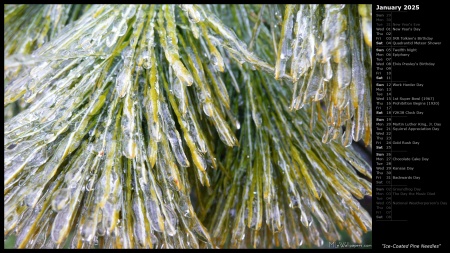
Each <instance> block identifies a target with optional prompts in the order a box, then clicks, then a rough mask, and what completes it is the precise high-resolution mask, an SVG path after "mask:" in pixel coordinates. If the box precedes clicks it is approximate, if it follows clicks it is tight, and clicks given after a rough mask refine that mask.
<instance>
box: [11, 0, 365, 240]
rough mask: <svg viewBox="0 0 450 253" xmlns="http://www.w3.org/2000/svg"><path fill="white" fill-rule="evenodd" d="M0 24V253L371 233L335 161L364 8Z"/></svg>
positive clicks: (90, 8) (75, 8)
mask: <svg viewBox="0 0 450 253" xmlns="http://www.w3.org/2000/svg"><path fill="white" fill-rule="evenodd" d="M4 11H5V13H4V14H5V15H4V20H5V31H4V38H5V46H4V55H5V68H4V76H5V78H4V79H5V88H4V105H5V109H4V112H5V123H4V156H5V158H4V184H5V186H4V193H5V194H4V203H5V208H4V213H5V214H4V220H5V226H4V233H5V238H6V237H7V236H9V235H12V234H15V235H16V237H17V241H16V247H17V248H62V247H64V245H67V243H69V245H70V247H72V248H199V247H200V248H215V247H239V248H246V247H247V248H248V247H253V248H256V247H266V248H273V247H283V248H285V247H286V248H287V247H291V248H296V247H299V246H302V245H308V246H311V245H316V246H319V247H320V246H321V245H322V244H323V240H324V239H327V240H329V241H334V240H338V239H339V237H340V236H339V233H340V229H343V228H346V231H347V233H348V234H349V235H350V238H351V239H352V240H353V241H354V242H357V243H360V242H361V238H362V235H363V234H364V233H365V232H367V231H369V230H371V227H372V223H371V217H370V215H369V214H368V212H367V211H365V209H364V208H363V207H361V206H360V204H359V203H358V202H357V200H356V199H361V198H363V197H364V196H366V195H371V194H372V192H371V183H370V182H369V181H367V180H366V179H365V178H371V175H372V170H371V167H370V165H369V164H368V163H367V162H365V161H364V160H363V159H362V158H361V157H360V156H359V155H358V154H357V153H356V152H355V151H354V150H353V149H352V147H351V144H352V142H353V141H359V140H363V141H364V142H365V144H366V145H371V95H370V90H371V75H372V73H371V70H370V66H371V59H372V58H371V50H370V49H371V43H372V41H371V40H372V38H371V30H372V14H371V5H363V4H361V5H286V6H284V7H282V6H281V5H280V6H278V5H276V6H266V5H193V4H181V5H178V6H175V5H36V6H34V5H5V10H4ZM322 105H324V106H323V107H322ZM336 140H338V141H336ZM357 172H359V173H361V174H363V175H364V176H365V178H361V177H359V176H358V175H357ZM192 196H195V201H193V199H192V198H191V197H192ZM69 240H70V242H69Z"/></svg>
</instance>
